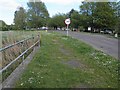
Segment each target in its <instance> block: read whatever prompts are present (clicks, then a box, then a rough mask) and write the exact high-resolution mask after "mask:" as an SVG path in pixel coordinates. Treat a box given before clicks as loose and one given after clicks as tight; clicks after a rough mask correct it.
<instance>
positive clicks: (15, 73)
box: [2, 47, 39, 88]
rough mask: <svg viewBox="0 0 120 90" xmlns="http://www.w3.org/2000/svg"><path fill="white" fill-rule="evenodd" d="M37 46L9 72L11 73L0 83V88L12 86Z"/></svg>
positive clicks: (36, 49) (31, 57) (37, 48)
mask: <svg viewBox="0 0 120 90" xmlns="http://www.w3.org/2000/svg"><path fill="white" fill-rule="evenodd" d="M38 50H39V47H35V48H34V51H33V52H32V53H31V54H30V55H29V56H28V57H27V58H26V59H25V60H24V61H23V62H22V63H21V64H20V65H19V66H18V67H17V68H16V69H15V70H14V71H13V72H12V73H11V75H10V76H9V77H8V78H7V79H6V80H5V81H4V82H3V83H2V88H14V85H15V83H16V81H17V80H18V79H19V78H20V76H21V75H22V73H23V72H24V70H25V69H26V67H27V65H28V64H29V63H30V61H31V60H32V59H33V57H34V55H35V54H36V52H37V51H38Z"/></svg>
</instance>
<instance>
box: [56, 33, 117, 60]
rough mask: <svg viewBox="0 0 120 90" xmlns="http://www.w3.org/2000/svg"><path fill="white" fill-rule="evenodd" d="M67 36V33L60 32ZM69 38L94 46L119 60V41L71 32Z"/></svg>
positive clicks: (102, 36) (101, 36) (96, 35)
mask: <svg viewBox="0 0 120 90" xmlns="http://www.w3.org/2000/svg"><path fill="white" fill-rule="evenodd" d="M58 32H60V33H63V34H66V31H58ZM69 36H72V37H74V38H76V39H80V40H81V41H83V42H85V43H87V44H89V45H91V46H93V47H94V48H96V49H98V50H101V51H103V52H104V53H106V54H108V55H110V56H113V57H115V58H116V59H118V40H117V39H114V38H108V37H107V36H104V35H98V34H91V33H82V32H70V31H69Z"/></svg>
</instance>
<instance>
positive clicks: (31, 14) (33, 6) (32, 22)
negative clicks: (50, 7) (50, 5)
mask: <svg viewBox="0 0 120 90" xmlns="http://www.w3.org/2000/svg"><path fill="white" fill-rule="evenodd" d="M27 5H28V11H27V26H28V27H32V28H38V27H41V26H45V25H46V24H47V20H48V18H49V13H48V11H47V8H46V6H45V4H44V3H43V2H42V1H41V0H30V1H29V2H28V3H27Z"/></svg>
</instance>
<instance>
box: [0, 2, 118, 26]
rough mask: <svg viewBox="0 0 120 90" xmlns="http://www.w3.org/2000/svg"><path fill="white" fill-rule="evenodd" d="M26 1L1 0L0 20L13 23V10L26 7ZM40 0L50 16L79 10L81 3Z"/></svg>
mask: <svg viewBox="0 0 120 90" xmlns="http://www.w3.org/2000/svg"><path fill="white" fill-rule="evenodd" d="M28 1H29V0H1V1H0V20H3V21H5V23H6V24H8V25H10V24H13V19H14V12H15V11H16V10H17V9H18V8H19V7H21V6H22V7H24V8H25V9H27V2H28ZM41 1H42V2H44V3H45V5H46V7H47V10H48V12H49V14H50V17H52V16H53V15H55V14H58V13H68V12H69V11H70V10H71V9H75V10H77V11H79V6H80V5H81V2H82V1H83V0H41ZM87 1H93V0H87ZM103 1H104V0H103ZM114 1H116V0H114Z"/></svg>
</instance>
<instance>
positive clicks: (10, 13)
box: [0, 0, 21, 24]
mask: <svg viewBox="0 0 120 90" xmlns="http://www.w3.org/2000/svg"><path fill="white" fill-rule="evenodd" d="M20 6H21V4H20V3H18V2H17V1H16V0H1V1H0V20H3V21H5V22H6V23H7V24H11V23H13V17H14V12H15V11H16V10H17V8H18V7H20ZM11 19H12V20H11Z"/></svg>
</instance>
